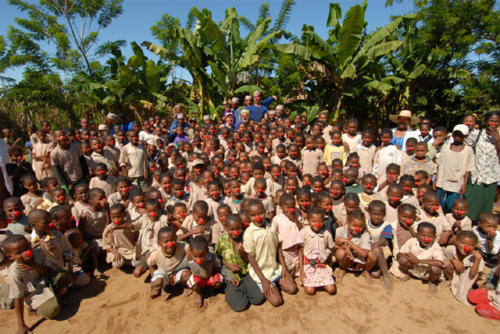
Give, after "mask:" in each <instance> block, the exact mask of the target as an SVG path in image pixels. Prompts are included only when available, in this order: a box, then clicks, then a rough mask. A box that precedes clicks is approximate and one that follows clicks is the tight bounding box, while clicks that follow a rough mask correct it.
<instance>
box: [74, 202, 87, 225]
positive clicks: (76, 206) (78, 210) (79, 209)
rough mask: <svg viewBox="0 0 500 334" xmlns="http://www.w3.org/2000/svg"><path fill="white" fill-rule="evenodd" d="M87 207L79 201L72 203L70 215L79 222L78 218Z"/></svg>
mask: <svg viewBox="0 0 500 334" xmlns="http://www.w3.org/2000/svg"><path fill="white" fill-rule="evenodd" d="M88 207H89V204H87V203H83V202H80V201H76V202H75V203H73V207H72V208H71V214H72V215H73V216H74V217H75V220H76V221H79V220H80V217H81V216H82V214H83V213H84V212H85V210H87V208H88Z"/></svg>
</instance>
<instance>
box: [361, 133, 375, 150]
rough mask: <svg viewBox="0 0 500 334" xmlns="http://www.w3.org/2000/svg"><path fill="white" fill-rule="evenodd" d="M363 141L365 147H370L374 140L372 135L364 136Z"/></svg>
mask: <svg viewBox="0 0 500 334" xmlns="http://www.w3.org/2000/svg"><path fill="white" fill-rule="evenodd" d="M361 141H362V143H363V145H364V146H366V147H369V146H370V145H371V144H372V141H373V138H372V135H370V134H368V133H367V134H364V135H363V137H361Z"/></svg>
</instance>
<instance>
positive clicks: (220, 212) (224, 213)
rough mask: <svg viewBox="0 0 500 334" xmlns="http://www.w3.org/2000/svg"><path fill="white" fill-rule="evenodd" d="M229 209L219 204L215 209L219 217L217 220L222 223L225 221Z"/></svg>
mask: <svg viewBox="0 0 500 334" xmlns="http://www.w3.org/2000/svg"><path fill="white" fill-rule="evenodd" d="M230 213H231V211H230V210H229V208H228V207H225V206H220V207H219V208H218V209H217V217H219V220H220V221H221V222H222V223H223V224H224V222H225V221H226V217H227V215H228V214H230Z"/></svg>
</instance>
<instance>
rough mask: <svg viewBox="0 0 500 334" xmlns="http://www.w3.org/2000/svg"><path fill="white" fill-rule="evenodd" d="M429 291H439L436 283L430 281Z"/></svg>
mask: <svg viewBox="0 0 500 334" xmlns="http://www.w3.org/2000/svg"><path fill="white" fill-rule="evenodd" d="M429 291H430V292H432V293H437V291H438V290H437V285H436V283H431V282H429Z"/></svg>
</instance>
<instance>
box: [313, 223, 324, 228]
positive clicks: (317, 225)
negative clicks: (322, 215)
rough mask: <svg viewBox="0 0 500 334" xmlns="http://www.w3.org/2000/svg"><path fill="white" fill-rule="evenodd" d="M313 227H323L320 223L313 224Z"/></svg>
mask: <svg viewBox="0 0 500 334" xmlns="http://www.w3.org/2000/svg"><path fill="white" fill-rule="evenodd" d="M314 225H315V226H316V227H317V228H321V226H323V224H321V223H316V224H314Z"/></svg>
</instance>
